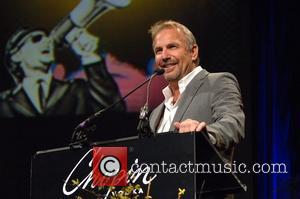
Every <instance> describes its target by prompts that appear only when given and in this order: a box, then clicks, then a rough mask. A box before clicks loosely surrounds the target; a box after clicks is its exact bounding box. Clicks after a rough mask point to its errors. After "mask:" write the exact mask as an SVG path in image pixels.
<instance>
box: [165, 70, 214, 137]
mask: <svg viewBox="0 0 300 199" xmlns="http://www.w3.org/2000/svg"><path fill="white" fill-rule="evenodd" d="M208 74H209V73H208V72H207V71H206V70H205V69H203V70H202V71H201V72H200V73H199V74H197V75H196V76H195V77H194V78H193V79H192V81H191V82H190V83H189V84H188V85H187V87H186V89H185V91H184V92H183V93H182V94H181V96H180V99H179V100H180V101H179V104H178V109H177V111H176V114H175V116H174V119H173V121H172V125H171V127H170V131H174V130H175V126H174V125H173V123H174V122H180V121H181V120H182V118H183V116H184V114H185V112H186V110H187V109H188V107H189V106H190V104H191V102H192V99H193V98H194V97H195V95H196V93H197V91H198V90H199V88H200V87H201V85H202V84H203V82H204V80H205V77H206V76H207V75H208Z"/></svg>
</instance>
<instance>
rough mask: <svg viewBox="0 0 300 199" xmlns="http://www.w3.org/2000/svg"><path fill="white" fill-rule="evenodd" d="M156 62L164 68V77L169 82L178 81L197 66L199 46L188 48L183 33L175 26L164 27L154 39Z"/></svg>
mask: <svg viewBox="0 0 300 199" xmlns="http://www.w3.org/2000/svg"><path fill="white" fill-rule="evenodd" d="M153 49H154V54H155V62H156V65H157V66H158V67H161V68H164V69H165V73H164V77H165V79H166V80H167V81H168V82H169V83H174V82H178V81H179V80H180V79H181V78H182V77H184V76H185V75H186V74H188V73H189V72H191V71H192V70H193V69H194V68H195V67H196V65H195V63H194V61H195V60H196V59H197V56H198V47H197V46H196V45H195V46H194V47H193V48H192V49H188V46H187V41H186V39H185V37H184V35H183V33H182V32H181V31H180V30H178V29H175V28H166V29H162V30H161V31H160V32H158V34H157V35H156V36H155V38H154V40H153Z"/></svg>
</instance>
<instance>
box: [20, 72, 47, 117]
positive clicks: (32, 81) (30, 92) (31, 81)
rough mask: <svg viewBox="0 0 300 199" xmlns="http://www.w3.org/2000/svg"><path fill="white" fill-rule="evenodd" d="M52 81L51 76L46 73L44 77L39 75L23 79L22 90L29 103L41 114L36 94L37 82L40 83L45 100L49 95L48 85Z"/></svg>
mask: <svg viewBox="0 0 300 199" xmlns="http://www.w3.org/2000/svg"><path fill="white" fill-rule="evenodd" d="M51 79H52V74H51V73H48V74H45V75H40V76H38V77H25V78H24V79H23V83H22V86H23V88H24V91H25V93H26V94H27V96H28V97H29V99H30V101H31V102H32V104H33V105H34V107H35V108H36V109H37V110H38V111H39V112H40V113H42V112H43V110H42V106H41V104H40V101H39V94H38V89H39V83H38V82H39V81H41V84H42V88H43V92H44V96H45V98H47V96H48V94H49V89H50V83H51Z"/></svg>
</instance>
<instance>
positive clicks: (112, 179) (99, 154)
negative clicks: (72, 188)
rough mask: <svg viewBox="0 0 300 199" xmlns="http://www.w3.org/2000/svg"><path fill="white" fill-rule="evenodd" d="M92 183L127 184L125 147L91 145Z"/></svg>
mask: <svg viewBox="0 0 300 199" xmlns="http://www.w3.org/2000/svg"><path fill="white" fill-rule="evenodd" d="M93 185H95V186H126V185H127V147H93Z"/></svg>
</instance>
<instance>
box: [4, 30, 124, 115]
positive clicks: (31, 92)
mask: <svg viewBox="0 0 300 199" xmlns="http://www.w3.org/2000/svg"><path fill="white" fill-rule="evenodd" d="M65 40H66V42H67V44H68V46H69V47H70V48H71V49H72V51H73V52H74V53H75V54H76V55H77V56H78V58H79V59H80V61H81V64H82V65H83V67H84V70H85V73H86V76H87V80H83V79H81V80H79V79H76V80H71V81H61V80H58V79H55V78H54V77H53V74H52V71H51V65H52V64H53V63H54V62H55V56H54V41H53V39H52V38H51V37H50V36H48V35H47V34H46V32H45V31H43V30H39V29H35V30H34V29H27V28H22V29H20V30H18V31H17V32H16V33H15V34H13V35H12V37H11V38H10V39H9V40H8V42H7V45H6V49H5V62H6V63H5V64H6V66H7V69H8V71H9V72H10V74H11V75H12V77H13V79H14V80H15V82H16V87H15V88H12V89H9V90H7V91H5V92H3V93H1V101H0V109H1V110H0V116H1V117H14V116H38V115H66V114H91V113H93V112H96V111H98V110H100V109H102V108H105V107H107V106H108V105H110V104H112V103H113V102H115V101H117V100H119V99H120V98H121V96H120V93H119V90H118V86H117V84H116V83H115V81H114V80H113V78H112V77H111V75H110V74H109V72H108V71H107V69H106V67H105V64H104V61H103V60H102V58H101V57H100V56H99V55H98V54H97V53H96V52H95V51H96V49H97V47H98V38H97V37H95V36H93V35H91V34H90V33H88V32H87V31H86V30H85V29H80V28H75V29H73V30H72V31H71V32H69V33H68V34H67V35H66V37H65ZM115 109H116V110H119V111H123V110H125V104H124V103H120V104H119V105H118V106H116V107H115Z"/></svg>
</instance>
